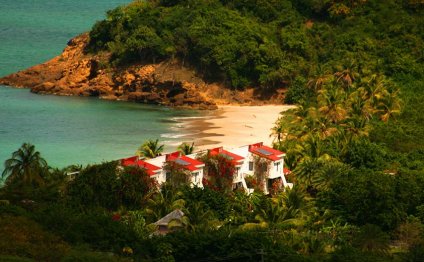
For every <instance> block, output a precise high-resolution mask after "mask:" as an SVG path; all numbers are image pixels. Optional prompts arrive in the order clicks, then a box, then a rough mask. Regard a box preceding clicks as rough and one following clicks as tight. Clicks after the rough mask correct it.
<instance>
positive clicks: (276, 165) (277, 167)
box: [274, 162, 281, 171]
mask: <svg viewBox="0 0 424 262" xmlns="http://www.w3.org/2000/svg"><path fill="white" fill-rule="evenodd" d="M280 164H281V162H276V163H274V166H275V167H276V169H277V171H278V170H279V169H280Z"/></svg>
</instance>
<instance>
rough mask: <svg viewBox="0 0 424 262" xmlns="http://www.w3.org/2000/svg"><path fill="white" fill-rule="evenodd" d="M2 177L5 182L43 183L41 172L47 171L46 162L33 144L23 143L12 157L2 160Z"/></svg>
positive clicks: (26, 184)
mask: <svg viewBox="0 0 424 262" xmlns="http://www.w3.org/2000/svg"><path fill="white" fill-rule="evenodd" d="M4 166H5V169H4V171H3V173H2V177H3V178H6V183H15V182H18V183H20V182H22V184H23V185H25V186H34V185H38V186H41V185H44V184H45V181H44V178H43V172H46V171H47V162H46V160H45V159H44V158H42V157H41V154H40V152H38V151H36V150H35V146H34V145H32V144H30V143H24V144H22V146H21V147H20V148H19V149H18V150H17V151H15V152H13V153H12V157H11V158H9V159H7V160H6V161H5V162H4Z"/></svg>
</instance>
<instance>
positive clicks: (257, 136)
mask: <svg viewBox="0 0 424 262" xmlns="http://www.w3.org/2000/svg"><path fill="white" fill-rule="evenodd" d="M294 107H295V106H292V105H261V106H239V105H220V106H218V109H217V110H214V111H209V112H207V113H206V114H205V116H204V117H202V118H196V119H190V120H184V121H182V124H183V125H184V126H185V128H184V129H185V130H187V131H188V133H190V134H189V135H186V136H185V137H184V139H185V140H186V141H187V142H190V143H191V142H194V146H195V147H196V149H195V151H198V150H205V149H210V148H212V147H219V146H224V147H225V148H235V147H240V146H243V145H248V144H253V143H257V142H264V144H266V145H269V146H271V145H272V142H273V139H274V138H273V137H270V134H271V128H272V127H273V126H274V123H275V122H276V121H277V119H278V117H279V116H280V113H281V112H282V111H286V110H288V109H291V108H294Z"/></svg>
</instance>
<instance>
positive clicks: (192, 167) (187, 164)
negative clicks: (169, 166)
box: [166, 152, 205, 171]
mask: <svg viewBox="0 0 424 262" xmlns="http://www.w3.org/2000/svg"><path fill="white" fill-rule="evenodd" d="M166 161H167V162H174V163H176V164H178V165H180V166H181V167H182V168H184V169H186V170H189V171H196V170H199V169H200V168H202V167H203V166H205V164H204V163H203V162H200V161H199V160H197V159H193V158H191V157H188V156H183V155H181V153H180V152H174V153H170V154H167V155H166Z"/></svg>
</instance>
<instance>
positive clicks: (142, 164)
mask: <svg viewBox="0 0 424 262" xmlns="http://www.w3.org/2000/svg"><path fill="white" fill-rule="evenodd" d="M137 166H138V167H141V168H144V169H146V172H147V174H148V175H149V176H153V175H155V174H156V172H157V171H159V170H161V168H160V167H157V166H155V165H152V164H150V163H147V162H146V161H143V160H138V161H137Z"/></svg>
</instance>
